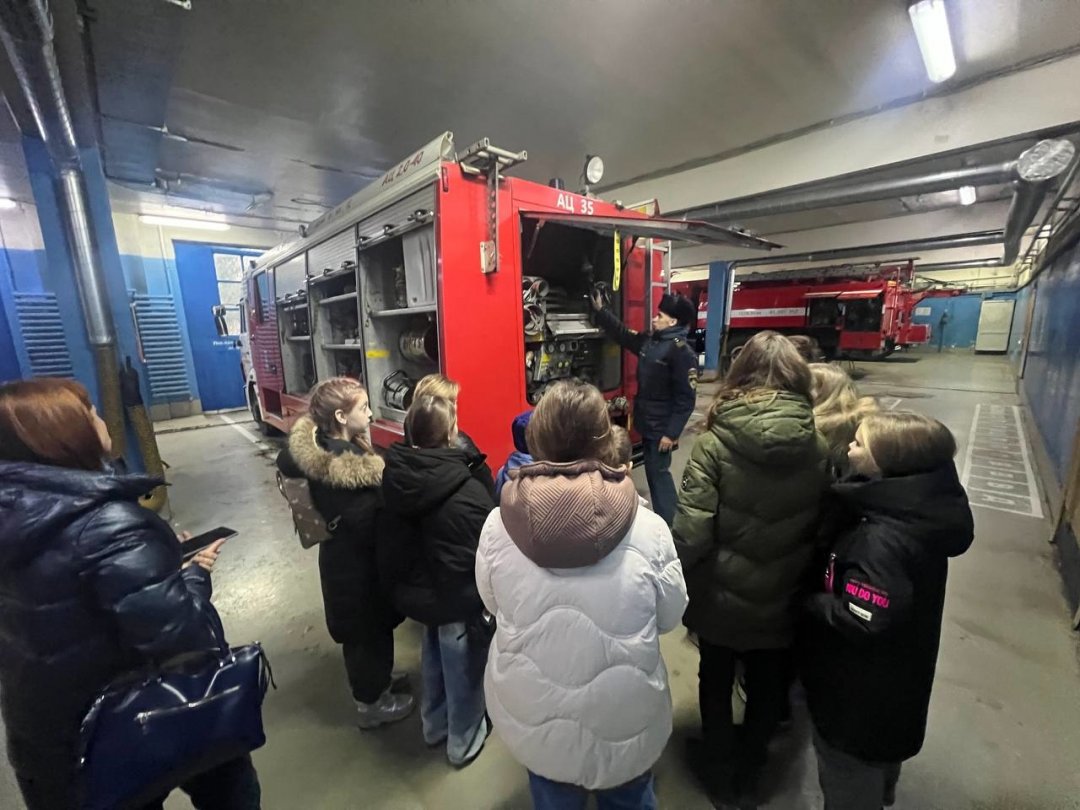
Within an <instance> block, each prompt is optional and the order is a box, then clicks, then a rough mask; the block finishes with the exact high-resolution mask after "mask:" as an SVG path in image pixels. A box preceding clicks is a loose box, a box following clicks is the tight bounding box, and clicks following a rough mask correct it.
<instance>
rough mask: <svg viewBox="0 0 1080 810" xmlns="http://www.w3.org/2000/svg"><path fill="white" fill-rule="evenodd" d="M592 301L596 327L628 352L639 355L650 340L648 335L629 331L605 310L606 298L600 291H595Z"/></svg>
mask: <svg viewBox="0 0 1080 810" xmlns="http://www.w3.org/2000/svg"><path fill="white" fill-rule="evenodd" d="M590 300H591V301H592V308H593V310H595V318H596V325H597V326H599V327H600V328H601V329H603V330H604V331H605V332H606V333H607V335H608V337H610V338H611V339H612V340H614V341H615V342H616V343H618V344H619V345H620V346H622V347H623V348H624V349H626V350H627V351H628V352H633V353H634V354H637V353H639V352H640V351H641V348H642V347H643V346H644V345H645V341H646V340H648V335H643V334H641V333H640V332H635V331H634V330H633V329H627V328H626V325H625V324H624V323H623V322H622V321H620V320H619V319H618V318H616V317H615V315H614V314H613V313H611V312H609V311H608V310H607V309H605V308H604V298H603V295H602V294H601V293H600V292H599V291H596V290H594V291H593V294H592V296H591V298H590Z"/></svg>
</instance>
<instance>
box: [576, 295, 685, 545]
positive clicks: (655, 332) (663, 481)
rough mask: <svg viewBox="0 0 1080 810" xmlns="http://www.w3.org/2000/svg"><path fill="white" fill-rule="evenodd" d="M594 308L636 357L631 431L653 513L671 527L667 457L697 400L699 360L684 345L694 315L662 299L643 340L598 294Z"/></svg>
mask: <svg viewBox="0 0 1080 810" xmlns="http://www.w3.org/2000/svg"><path fill="white" fill-rule="evenodd" d="M592 306H593V309H594V310H595V311H596V323H597V325H598V326H600V328H601V329H603V330H604V331H605V332H606V333H607V334H608V336H609V337H611V339H612V340H614V341H615V342H616V343H618V344H619V345H620V346H622V347H623V348H624V349H626V350H627V351H629V352H634V353H635V354H636V355H638V367H637V379H638V392H637V397H636V398H635V400H634V427H636V428H637V430H638V433H640V434H641V437H642V440H643V443H644V453H645V477H646V479H648V482H649V497H650V498H651V499H652V506H653V510H654V511H655V512H656V514H658V515H660V517H662V518H663V519H664V522H665V523H667V524H668V525H669V526H670V525H671V522H672V521H673V520H674V519H675V506H676V503H677V500H678V499H677V495H676V493H675V482H674V481H673V480H672V478H671V451H672V450H674V449H675V448H676V447H678V446H679V436H680V434H682V432H683V428H685V427H686V422H687V420H689V419H690V414H692V413H693V412H694V404H695V402H696V400H697V379H698V365H697V356H696V355H695V354H694V351H693V350H692V349H691V348H690V347H689V346H688V345H687V343H686V335H687V331H688V330H689V328H690V326H691V324H693V322H694V320H695V319H696V318H697V311H696V310H695V309H694V305H693V304H692V303H690V301H689V300H688V299H686V298H684V297H683V296H681V295H672V294H670V293H666V294H665V295H664V297H663V298H661V299H660V306H659V307H658V308H657V312H656V315H654V316H653V319H652V332H650V333H649V334H647V335H643V334H641V333H640V332H636V331H634V330H633V329H628V328H627V327H626V326H625V324H623V323H622V321H620V320H619V319H618V318H617V317H615V315H614V314H612V313H611V312H609V311H608V310H607V309H605V308H604V299H603V296H602V294H601V293H600V292H599V291H595V290H594V291H593V294H592Z"/></svg>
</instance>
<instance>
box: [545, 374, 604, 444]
mask: <svg viewBox="0 0 1080 810" xmlns="http://www.w3.org/2000/svg"><path fill="white" fill-rule="evenodd" d="M525 443H526V444H527V445H528V446H529V451H530V452H531V453H532V457H533V458H534V459H536V460H537V461H554V462H565V461H577V460H578V459H597V460H599V461H602V462H605V463H606V462H607V459H608V456H609V453H608V449H609V447H610V444H611V417H610V416H608V408H607V400H605V399H604V395H603V394H601V393H600V389H599V388H597V387H596V386H595V385H590V384H589V383H586V382H582V381H581V380H575V379H570V380H559V381H558V382H556V383H554V384H552V385H551V386H549V387H548V389H547V390H546V391H545V392H544V396H543V397H542V398H541V399H540V402H539V403H538V404H537V406H536V409H535V410H534V411H533V414H532V418H531V419H529V426H528V427H527V428H525Z"/></svg>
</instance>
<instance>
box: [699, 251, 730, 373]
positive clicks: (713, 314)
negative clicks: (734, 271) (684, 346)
mask: <svg viewBox="0 0 1080 810" xmlns="http://www.w3.org/2000/svg"><path fill="white" fill-rule="evenodd" d="M730 284H731V262H711V263H710V264H709V311H708V314H707V316H706V319H705V370H706V371H716V370H718V369H719V368H720V342H721V341H722V340H723V336H724V324H725V322H726V321H727V304H728V287H729V286H730Z"/></svg>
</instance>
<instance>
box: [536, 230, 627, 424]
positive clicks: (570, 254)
mask: <svg viewBox="0 0 1080 810" xmlns="http://www.w3.org/2000/svg"><path fill="white" fill-rule="evenodd" d="M521 247H522V284H521V286H522V313H523V324H524V332H525V335H524V340H525V387H526V392H525V393H526V398H527V399H528V401H529V402H530V403H533V404H535V403H536V402H537V401H539V398H540V396H541V395H542V394H543V392H544V389H545V388H546V387H547V386H548V385H549V384H550V383H552V382H554V381H556V380H559V379H564V378H567V377H578V378H580V379H582V380H586V381H587V382H591V383H593V384H594V385H596V386H597V387H598V388H599V389H600V390H601V391H611V390H614V389H616V388H618V387H619V385H620V384H621V383H622V364H621V362H620V354H619V346H618V344H616V343H615V342H614V341H612V340H611V339H609V338H608V337H607V336H606V335H604V333H603V332H602V331H601V330H600V329H598V328H597V327H596V326H594V325H593V323H592V320H591V317H590V313H591V306H590V303H589V297H590V293H591V291H592V289H593V285H594V284H595V283H597V282H603V283H605V284H607V285H608V287H609V288H610V287H611V282H612V278H613V275H614V264H613V263H614V255H615V249H614V243H613V240H612V239H611V238H610V237H609V238H604V237H603V236H601V235H600V234H599V233H596V232H595V231H591V230H586V229H584V228H578V227H574V226H571V225H563V224H559V223H553V222H543V221H539V220H537V219H534V218H530V217H528V216H526V217H523V218H522V229H521ZM612 306H613V307H614V308H615V311H616V312H621V311H622V296H621V294H620V293H614V294H613V296H612Z"/></svg>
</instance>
